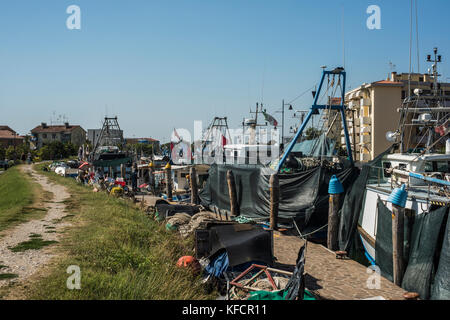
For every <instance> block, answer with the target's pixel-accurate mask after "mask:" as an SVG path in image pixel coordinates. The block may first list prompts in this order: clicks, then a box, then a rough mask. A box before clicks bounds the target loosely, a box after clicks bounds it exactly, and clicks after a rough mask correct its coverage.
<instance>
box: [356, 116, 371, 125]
mask: <svg viewBox="0 0 450 320" xmlns="http://www.w3.org/2000/svg"><path fill="white" fill-rule="evenodd" d="M359 123H360V124H361V126H367V125H370V124H371V123H372V119H371V118H370V117H361V118H359Z"/></svg>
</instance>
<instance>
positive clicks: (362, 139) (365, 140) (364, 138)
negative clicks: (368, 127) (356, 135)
mask: <svg viewBox="0 0 450 320" xmlns="http://www.w3.org/2000/svg"><path fill="white" fill-rule="evenodd" d="M360 142H361V144H366V143H370V142H372V137H371V136H370V135H368V134H367V135H362V136H360Z"/></svg>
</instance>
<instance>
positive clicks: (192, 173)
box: [189, 167, 198, 204]
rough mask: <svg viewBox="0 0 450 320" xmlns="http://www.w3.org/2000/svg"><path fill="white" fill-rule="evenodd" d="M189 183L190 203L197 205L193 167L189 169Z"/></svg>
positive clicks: (195, 172)
mask: <svg viewBox="0 0 450 320" xmlns="http://www.w3.org/2000/svg"><path fill="white" fill-rule="evenodd" d="M189 181H190V184H191V203H192V204H198V185H197V170H195V167H191V169H190V170H189Z"/></svg>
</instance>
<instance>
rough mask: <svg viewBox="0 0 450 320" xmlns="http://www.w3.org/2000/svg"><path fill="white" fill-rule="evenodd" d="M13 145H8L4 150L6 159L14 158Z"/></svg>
mask: <svg viewBox="0 0 450 320" xmlns="http://www.w3.org/2000/svg"><path fill="white" fill-rule="evenodd" d="M14 152H15V150H14V147H13V146H9V147H8V148H6V152H5V157H6V159H8V160H12V159H14Z"/></svg>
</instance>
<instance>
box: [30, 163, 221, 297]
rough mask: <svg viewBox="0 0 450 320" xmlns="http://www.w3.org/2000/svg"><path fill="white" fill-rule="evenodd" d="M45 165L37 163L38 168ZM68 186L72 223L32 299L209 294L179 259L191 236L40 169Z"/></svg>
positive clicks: (189, 248)
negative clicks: (77, 280)
mask: <svg viewBox="0 0 450 320" xmlns="http://www.w3.org/2000/svg"><path fill="white" fill-rule="evenodd" d="M42 166H43V165H37V166H36V169H37V170H38V171H41V172H42ZM43 174H45V175H46V176H48V177H49V179H51V180H52V181H53V182H56V183H59V184H61V185H64V186H66V187H67V188H68V191H69V192H70V194H71V196H70V198H69V200H68V202H69V206H68V208H69V209H68V211H69V212H70V214H72V215H74V216H72V217H70V220H69V221H70V222H71V223H72V226H71V227H70V228H68V229H67V230H66V232H65V236H64V238H63V239H61V240H60V246H59V248H60V250H61V252H60V256H59V259H58V261H57V262H56V263H55V266H54V267H52V268H51V269H50V270H48V272H47V273H46V274H45V275H43V277H42V278H41V279H40V280H39V281H37V282H34V283H32V284H31V285H30V286H29V287H28V289H27V290H28V297H29V298H31V299H138V300H139V299H153V300H185V299H212V298H215V296H213V295H208V294H207V293H206V291H205V288H204V287H203V285H202V284H201V283H200V281H199V280H200V279H199V278H198V277H196V276H194V275H193V274H192V273H191V271H190V270H185V269H180V268H178V267H176V263H177V260H178V259H179V258H180V257H181V256H184V255H192V254H193V239H192V238H190V239H181V238H180V237H178V236H177V235H176V234H173V233H168V232H166V230H165V228H164V225H160V224H158V223H157V222H156V221H154V220H151V219H149V218H148V216H146V215H145V214H144V213H143V212H142V211H139V210H138V209H137V208H136V207H135V205H133V204H132V203H131V202H130V201H127V200H123V199H117V198H114V197H110V196H108V195H107V194H105V193H94V192H92V189H90V188H88V187H84V186H81V185H79V184H77V183H76V182H75V180H74V179H69V178H63V177H59V176H57V175H55V174H54V173H51V172H43ZM72 265H75V266H79V268H80V271H81V289H79V290H69V289H68V288H67V285H66V282H67V280H68V277H69V276H70V274H68V273H67V269H68V267H69V266H72Z"/></svg>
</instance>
